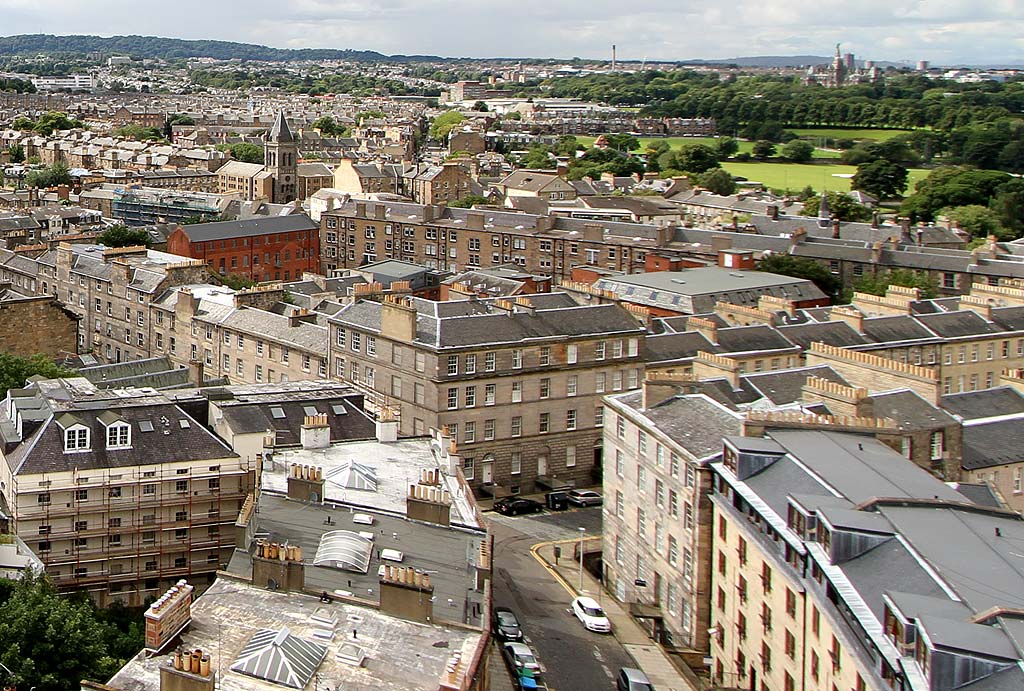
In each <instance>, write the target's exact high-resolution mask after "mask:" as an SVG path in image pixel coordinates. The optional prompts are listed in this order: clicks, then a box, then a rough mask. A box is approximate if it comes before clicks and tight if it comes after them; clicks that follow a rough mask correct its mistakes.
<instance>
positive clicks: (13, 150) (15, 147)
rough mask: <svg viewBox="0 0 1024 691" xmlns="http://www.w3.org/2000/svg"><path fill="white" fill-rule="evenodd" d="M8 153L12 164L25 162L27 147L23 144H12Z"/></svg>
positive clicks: (8, 148)
mask: <svg viewBox="0 0 1024 691" xmlns="http://www.w3.org/2000/svg"><path fill="white" fill-rule="evenodd" d="M7 153H8V154H10V156H11V163H24V162H25V147H23V146H22V145H21V144H11V145H10V146H9V147H7Z"/></svg>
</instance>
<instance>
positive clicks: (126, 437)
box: [107, 422, 132, 449]
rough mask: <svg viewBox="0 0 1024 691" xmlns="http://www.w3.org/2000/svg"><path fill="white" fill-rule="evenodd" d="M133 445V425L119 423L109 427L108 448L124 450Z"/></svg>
mask: <svg viewBox="0 0 1024 691" xmlns="http://www.w3.org/2000/svg"><path fill="white" fill-rule="evenodd" d="M131 445H132V428H131V425H129V424H127V423H124V422H119V423H116V424H113V425H110V426H109V427H107V448H108V449H124V448H128V447H129V446H131Z"/></svg>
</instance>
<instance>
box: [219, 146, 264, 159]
mask: <svg viewBox="0 0 1024 691" xmlns="http://www.w3.org/2000/svg"><path fill="white" fill-rule="evenodd" d="M217 150H218V151H227V152H228V153H230V154H231V158H233V159H235V160H236V161H242V162H243V163H263V147H262V146H260V145H258V144H249V143H248V142H235V143H234V144H218V145H217Z"/></svg>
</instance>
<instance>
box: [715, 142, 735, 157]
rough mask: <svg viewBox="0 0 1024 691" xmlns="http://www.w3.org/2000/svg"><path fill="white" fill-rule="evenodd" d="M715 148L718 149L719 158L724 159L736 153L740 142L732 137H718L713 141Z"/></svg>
mask: <svg viewBox="0 0 1024 691" xmlns="http://www.w3.org/2000/svg"><path fill="white" fill-rule="evenodd" d="M715 149H716V150H717V151H718V158H719V159H726V158H729V157H730V156H735V155H736V153H737V152H738V151H739V150H740V143H739V142H738V141H736V140H735V139H733V138H732V137H719V139H718V141H717V142H715Z"/></svg>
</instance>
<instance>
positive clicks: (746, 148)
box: [576, 136, 840, 158]
mask: <svg viewBox="0 0 1024 691" xmlns="http://www.w3.org/2000/svg"><path fill="white" fill-rule="evenodd" d="M595 139H596V137H584V136H577V137H576V140H577V141H578V142H579V143H580V144H582V145H583V146H585V147H587V148H590V147H591V146H592V145H593V144H594V140H595ZM637 141H639V142H640V147H639V148H637V149H634V151H635V152H636V153H642V152H643V151H644V149H646V148H647V146H648V144H650V143H651V142H668V145H669V146H670V147H672V148H673V149H678V148H679V147H680V145H682V144H705V145H707V146H710V147H715V146H717V145H718V138H717V137H637ZM736 143H737V144H739V153H747V154H749V153H751V152H753V150H754V142H749V141H747V140H745V139H737V140H736ZM781 146H782V145H781V144H779V145H778V147H781ZM839 155H840V152H838V151H830V150H827V149H815V150H814V157H815V158H839Z"/></svg>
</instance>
